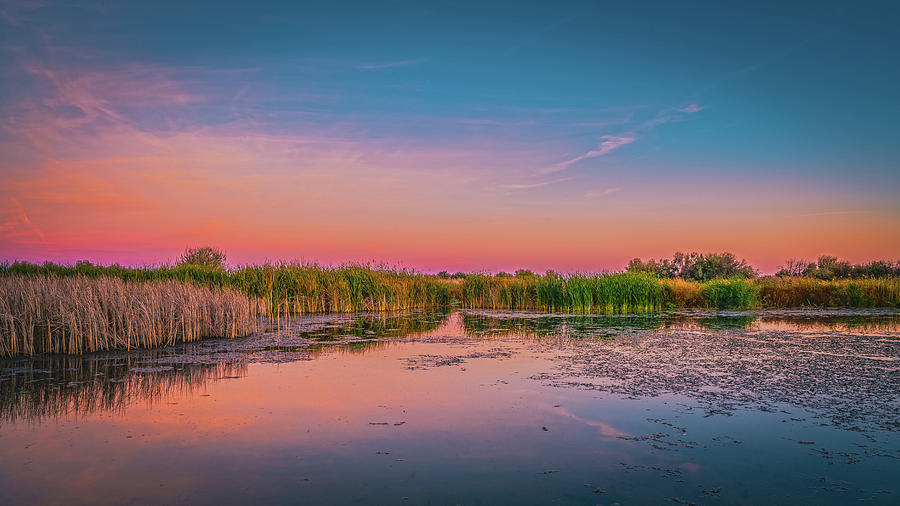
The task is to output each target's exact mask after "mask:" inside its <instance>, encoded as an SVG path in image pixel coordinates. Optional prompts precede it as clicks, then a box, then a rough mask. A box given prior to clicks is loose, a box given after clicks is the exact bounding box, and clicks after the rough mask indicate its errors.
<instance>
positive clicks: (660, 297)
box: [453, 272, 900, 313]
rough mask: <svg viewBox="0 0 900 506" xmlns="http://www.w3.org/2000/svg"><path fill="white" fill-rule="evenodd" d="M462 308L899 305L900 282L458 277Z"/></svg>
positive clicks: (616, 276)
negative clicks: (459, 279)
mask: <svg viewBox="0 0 900 506" xmlns="http://www.w3.org/2000/svg"><path fill="white" fill-rule="evenodd" d="M453 295H454V296H455V297H454V298H456V299H458V300H459V301H460V305H461V306H462V307H465V308H469V309H494V310H524V311H550V312H568V313H641V312H650V311H660V310H670V309H689V308H697V309H756V308H789V307H846V308H869V307H900V278H882V279H859V280H839V281H821V280H815V279H808V278H789V277H767V278H759V279H743V278H731V279H714V280H711V281H706V282H699V281H686V280H683V279H660V278H657V277H655V276H654V275H652V274H647V273H641V272H626V273H616V274H598V275H572V276H560V275H558V274H553V273H548V274H546V275H544V276H540V275H528V276H522V277H509V276H488V275H482V274H475V275H469V276H466V277H465V278H464V279H463V280H462V281H460V282H459V284H458V285H457V286H455V287H454V289H453Z"/></svg>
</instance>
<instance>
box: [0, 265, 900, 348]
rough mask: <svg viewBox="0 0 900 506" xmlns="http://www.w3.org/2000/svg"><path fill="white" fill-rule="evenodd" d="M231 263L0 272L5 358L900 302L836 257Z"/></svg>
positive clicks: (891, 284)
mask: <svg viewBox="0 0 900 506" xmlns="http://www.w3.org/2000/svg"><path fill="white" fill-rule="evenodd" d="M225 258H226V257H225V254H224V253H223V252H221V251H218V250H215V249H214V248H208V247H207V248H196V249H189V250H187V251H186V252H185V253H184V255H182V257H181V259H180V260H179V262H178V263H177V264H175V265H164V266H157V267H123V266H119V265H110V266H100V265H94V264H92V263H90V262H85V261H82V262H77V263H76V264H74V265H60V264H54V263H49V262H48V263H44V264H42V265H36V264H31V263H27V262H15V263H12V264H9V263H7V264H2V265H0V287H2V290H0V355H17V354H34V353H42V352H49V353H82V352H87V351H98V350H107V349H116V348H126V349H130V348H135V347H150V346H158V345H167V344H172V343H175V342H187V341H192V340H196V339H200V338H202V337H213V336H215V337H236V336H244V335H248V334H249V333H251V332H253V331H255V330H256V328H257V322H258V321H259V318H260V317H267V318H269V319H270V323H274V325H276V326H277V325H279V322H281V321H282V319H283V318H284V317H286V316H292V315H294V316H295V315H303V314H309V313H328V312H337V313H357V312H389V311H407V310H412V309H427V310H437V309H441V310H444V309H447V308H449V307H451V306H453V305H456V306H459V307H462V308H466V309H491V310H525V311H541V312H557V313H560V312H562V313H581V314H613V313H647V312H656V311H670V310H679V309H691V308H696V309H759V308H790V307H846V308H872V307H898V306H900V277H898V276H896V275H895V273H894V271H895V270H897V266H895V264H894V263H892V262H873V263H871V264H865V265H857V266H853V265H850V264H849V263H847V262H840V261H838V260H836V259H835V258H833V257H823V258H822V259H820V262H818V263H817V264H815V268H814V269H813V267H811V266H810V265H807V266H806V267H807V268H806V270H804V271H803V272H801V273H800V274H801V275H795V276H784V275H782V276H765V277H758V276H756V270H755V269H753V268H752V267H750V266H749V265H748V264H747V263H746V262H745V261H743V260H738V259H737V258H736V257H735V256H734V255H731V254H728V253H724V254H697V253H691V254H688V255H682V254H676V255H675V257H674V258H673V260H672V261H669V260H663V261H656V260H652V259H651V260H648V261H646V262H644V261H641V260H639V259H635V260H632V261H631V262H630V263H629V265H628V268H627V270H626V271H625V272H616V273H598V274H583V273H576V274H559V273H556V272H554V271H547V272H546V273H544V274H536V273H533V272H531V271H528V270H519V271H516V272H515V274H507V273H503V272H500V273H497V274H488V273H470V274H463V273H458V274H454V275H450V274H448V273H446V272H441V273H438V274H436V275H435V274H423V273H420V272H416V271H413V270H408V269H397V268H388V267H384V266H370V265H343V266H339V267H326V266H321V265H316V264H298V263H285V264H274V265H273V264H267V265H250V266H242V267H237V268H228V267H227V265H226V264H225ZM876 264H877V265H876ZM793 265H794V264H790V266H791V267H790V268H791V269H794V267H793ZM873 265H875V266H876V267H877V268H876V267H872V266H873ZM879 266H880V267H879ZM845 267H846V268H845ZM794 270H796V269H794ZM845 271H846V272H845ZM835 272H837V273H842V274H840V275H837V274H833V273H835ZM866 272H870V273H876V274H878V275H877V276H876V275H868V276H866V275H863V274H864V273H866ZM811 273H812V274H815V275H812V274H811ZM827 273H832V274H827ZM845 274H846V275H845ZM264 325H268V324H264Z"/></svg>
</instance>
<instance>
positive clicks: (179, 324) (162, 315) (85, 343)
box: [0, 275, 259, 356]
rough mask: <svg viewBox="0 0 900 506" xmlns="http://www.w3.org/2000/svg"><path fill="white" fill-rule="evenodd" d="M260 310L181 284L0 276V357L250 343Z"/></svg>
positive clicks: (234, 297) (234, 294)
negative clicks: (244, 339)
mask: <svg viewBox="0 0 900 506" xmlns="http://www.w3.org/2000/svg"><path fill="white" fill-rule="evenodd" d="M258 314H259V312H258V310H257V308H256V307H255V305H254V304H251V299H249V298H248V297H246V296H245V295H243V294H241V293H240V292H238V291H235V290H232V289H226V288H213V287H208V286H200V285H196V284H192V283H180V282H177V281H154V282H129V281H123V280H121V279H117V278H113V277H99V278H88V277H84V276H74V277H58V276H53V275H51V276H21V275H11V276H0V356H4V355H5V356H15V355H33V354H35V353H63V354H79V353H86V352H93V351H103V350H112V349H132V348H150V347H154V346H169V345H173V344H175V343H179V342H190V341H196V340H199V339H201V338H204V337H232V338H233V337H241V336H247V335H249V334H251V333H253V332H254V331H256V328H257V321H258Z"/></svg>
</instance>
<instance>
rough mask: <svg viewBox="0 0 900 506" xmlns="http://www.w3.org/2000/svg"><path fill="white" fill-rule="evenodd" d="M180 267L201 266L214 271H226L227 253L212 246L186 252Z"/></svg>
mask: <svg viewBox="0 0 900 506" xmlns="http://www.w3.org/2000/svg"><path fill="white" fill-rule="evenodd" d="M178 265H199V266H203V267H211V268H214V269H225V252H224V251H222V250H220V249H216V248H213V247H211V246H203V247H201V248H188V249H186V250H184V253H183V254H182V255H181V258H180V259H179V260H178Z"/></svg>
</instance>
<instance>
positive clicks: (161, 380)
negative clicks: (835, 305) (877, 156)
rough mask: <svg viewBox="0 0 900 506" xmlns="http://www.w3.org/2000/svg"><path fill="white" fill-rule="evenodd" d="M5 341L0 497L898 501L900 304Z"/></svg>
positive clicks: (410, 319)
mask: <svg viewBox="0 0 900 506" xmlns="http://www.w3.org/2000/svg"><path fill="white" fill-rule="evenodd" d="M265 327H266V330H267V332H266V333H264V334H261V335H258V336H253V337H250V338H245V339H237V340H208V341H203V342H201V343H196V344H193V345H187V346H180V347H176V348H169V349H162V350H153V351H141V352H131V353H107V354H93V355H88V356H83V357H74V358H73V357H37V358H33V359H18V360H6V361H2V362H0V455H2V459H0V504H26V503H39V504H60V503H65V504H87V503H90V504H96V503H101V504H104V503H105V504H129V503H135V504H161V503H181V502H188V503H194V504H220V503H224V504H246V503H262V502H273V503H303V504H357V503H359V504H503V503H507V504H613V503H616V502H618V503H621V504H658V503H668V504H676V503H684V504H687V503H695V504H742V503H756V504H759V503H779V504H797V503H809V504H811V503H816V504H847V503H851V502H852V503H863V504H897V502H898V501H900V486H897V481H896V480H897V476H900V432H898V431H900V313H897V312H896V311H894V312H891V311H767V312H752V313H705V312H687V313H677V314H667V315H655V316H572V315H568V316H567V315H539V314H528V313H501V312H489V311H466V312H453V313H411V314H405V315H388V316H385V315H358V316H347V315H316V316H307V317H302V318H299V319H296V320H293V321H290V322H287V321H285V322H280V323H277V324H276V323H272V322H268V323H267V324H266V326H265Z"/></svg>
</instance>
